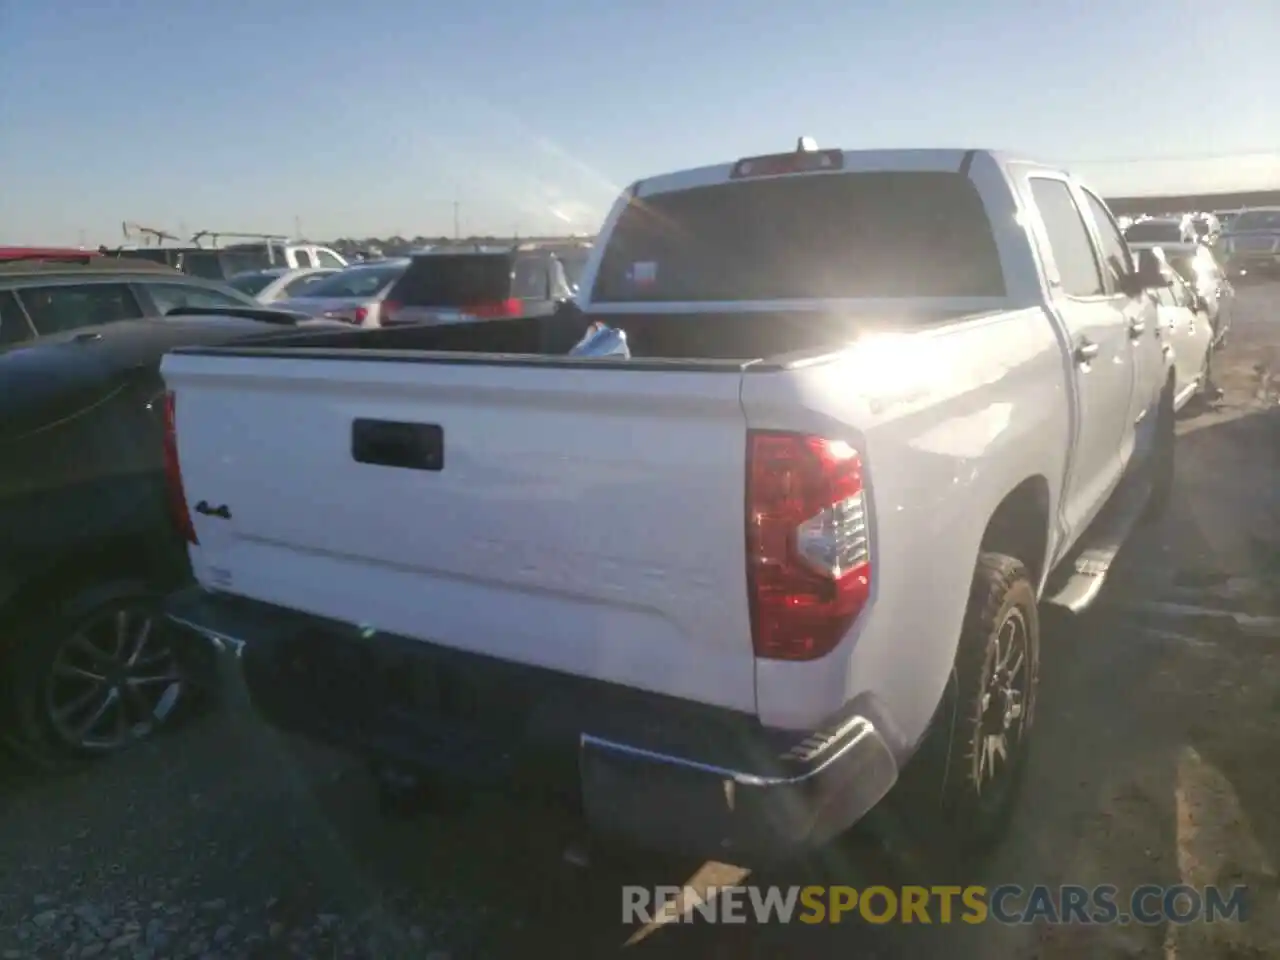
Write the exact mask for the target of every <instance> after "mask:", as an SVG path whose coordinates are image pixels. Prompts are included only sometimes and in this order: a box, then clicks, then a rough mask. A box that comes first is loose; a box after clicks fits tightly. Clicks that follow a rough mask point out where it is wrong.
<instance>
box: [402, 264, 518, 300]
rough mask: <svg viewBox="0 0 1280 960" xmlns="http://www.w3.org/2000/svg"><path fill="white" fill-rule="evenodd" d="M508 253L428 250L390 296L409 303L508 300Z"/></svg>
mask: <svg viewBox="0 0 1280 960" xmlns="http://www.w3.org/2000/svg"><path fill="white" fill-rule="evenodd" d="M511 274H512V264H511V258H510V257H509V256H507V255H506V254H484V253H481V254H442V255H433V254H427V255H425V256H421V257H414V259H413V263H412V264H411V265H410V266H409V269H408V270H406V271H405V274H404V276H403V277H401V278H400V282H399V283H397V284H396V286H395V289H394V290H393V292H392V294H391V296H390V298H389V299H391V300H394V301H396V302H397V303H401V304H403V305H405V306H409V307H465V306H469V305H471V304H476V303H493V302H496V301H499V300H506V299H507V298H509V297H510V296H511V295H512V294H511V284H512V276H511Z"/></svg>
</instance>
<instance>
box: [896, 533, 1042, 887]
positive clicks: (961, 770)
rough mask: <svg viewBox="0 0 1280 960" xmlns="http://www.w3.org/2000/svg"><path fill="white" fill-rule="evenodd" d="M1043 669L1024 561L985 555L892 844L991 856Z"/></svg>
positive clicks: (925, 852) (903, 790)
mask: <svg viewBox="0 0 1280 960" xmlns="http://www.w3.org/2000/svg"><path fill="white" fill-rule="evenodd" d="M1039 675H1040V618H1039V610H1038V606H1037V602H1036V594H1035V587H1034V585H1033V584H1032V581H1031V576H1030V573H1029V572H1028V571H1027V568H1026V567H1025V566H1024V565H1023V563H1022V562H1021V561H1019V560H1017V559H1015V558H1013V557H1010V556H1006V555H1004V554H998V553H983V554H981V555H980V556H979V558H978V564H977V567H976V569H975V570H974V575H973V584H972V588H971V590H970V594H969V606H968V610H967V612H966V614H965V622H964V629H963V632H962V633H961V636H960V646H959V649H958V651H957V653H956V662H955V667H954V670H953V674H952V683H951V686H950V690H949V693H948V696H947V697H946V698H945V699H944V702H943V704H942V705H941V707H940V709H939V713H938V716H937V718H936V720H935V724H934V728H933V730H932V732H931V734H930V736H929V737H928V738H927V739H926V741H925V743H924V744H923V745H922V747H921V750H920V752H919V753H918V754H917V756H916V757H915V758H913V761H912V763H911V764H910V765H909V767H908V769H907V770H906V771H905V772H904V779H903V781H902V783H901V784H900V785H899V787H900V792H899V791H895V793H896V794H897V796H896V798H895V800H896V802H895V803H893V806H894V808H895V809H894V816H893V820H894V821H896V823H895V824H894V826H893V827H891V828H890V829H891V831H892V832H893V834H894V836H893V837H891V838H890V842H891V846H892V845H893V841H901V840H903V839H904V838H909V841H908V844H909V847H910V848H911V849H909V850H907V851H903V852H906V853H907V856H908V859H915V858H916V857H917V856H919V857H923V858H925V859H927V860H929V861H931V862H933V863H937V864H942V865H946V864H952V865H954V864H956V863H958V862H960V863H962V862H964V861H967V860H971V859H973V858H978V857H981V856H983V855H984V854H986V853H988V852H989V851H990V850H991V849H992V848H994V846H995V845H996V844H997V843H998V842H999V841H1000V839H1001V838H1002V837H1003V836H1004V834H1005V832H1006V830H1007V829H1008V826H1009V824H1010V821H1011V818H1012V813H1013V807H1014V802H1015V800H1016V799H1017V795H1018V791H1019V787H1020V785H1021V783H1022V778H1023V773H1024V771H1025V768H1026V762H1027V756H1028V748H1029V745H1030V739H1029V738H1030V733H1031V727H1032V723H1033V721H1034V719H1035V706H1036V691H1037V687H1038V684H1039Z"/></svg>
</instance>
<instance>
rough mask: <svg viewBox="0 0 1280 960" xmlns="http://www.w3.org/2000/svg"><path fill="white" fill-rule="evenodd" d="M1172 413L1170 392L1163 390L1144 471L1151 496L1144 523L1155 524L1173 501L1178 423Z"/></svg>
mask: <svg viewBox="0 0 1280 960" xmlns="http://www.w3.org/2000/svg"><path fill="white" fill-rule="evenodd" d="M1176 420H1177V418H1176V416H1175V415H1174V412H1173V388H1172V386H1170V387H1166V388H1165V391H1164V393H1163V394H1161V395H1160V407H1159V409H1158V411H1157V413H1156V435H1155V438H1154V439H1153V440H1152V446H1151V459H1150V462H1149V463H1148V464H1147V469H1148V470H1149V471H1150V474H1151V495H1150V497H1149V499H1148V500H1147V510H1146V516H1145V519H1146V520H1148V521H1156V520H1159V519H1160V518H1161V517H1163V516H1164V515H1165V513H1167V512H1168V510H1169V503H1170V501H1171V500H1172V499H1173V479H1174V472H1175V457H1174V451H1175V449H1176V448H1177V423H1176Z"/></svg>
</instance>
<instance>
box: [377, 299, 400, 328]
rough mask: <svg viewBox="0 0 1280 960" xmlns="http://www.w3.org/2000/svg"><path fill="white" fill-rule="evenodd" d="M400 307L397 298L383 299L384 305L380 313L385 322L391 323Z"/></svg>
mask: <svg viewBox="0 0 1280 960" xmlns="http://www.w3.org/2000/svg"><path fill="white" fill-rule="evenodd" d="M399 309H400V304H399V303H398V302H397V301H395V300H383V301H382V306H381V307H380V308H379V310H378V315H379V317H381V319H382V322H383V323H389V322H390V321H391V320H393V319H395V315H396V311H397V310H399Z"/></svg>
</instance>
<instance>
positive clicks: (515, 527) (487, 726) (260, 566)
mask: <svg viewBox="0 0 1280 960" xmlns="http://www.w3.org/2000/svg"><path fill="white" fill-rule="evenodd" d="M1161 282H1162V279H1161V278H1160V277H1159V276H1158V275H1154V276H1153V275H1149V274H1147V273H1146V272H1142V271H1140V270H1138V269H1137V268H1135V266H1134V264H1133V262H1132V261H1131V258H1130V253H1129V250H1128V248H1127V246H1126V245H1125V242H1124V240H1123V239H1122V237H1121V234H1120V231H1119V230H1118V229H1117V227H1116V223H1115V221H1114V219H1113V218H1112V216H1111V215H1110V214H1109V213H1108V211H1107V209H1106V207H1105V206H1104V204H1103V203H1102V201H1101V200H1099V199H1098V197H1097V195H1096V194H1094V193H1091V192H1090V191H1089V190H1088V189H1087V188H1086V187H1085V186H1083V185H1082V184H1081V183H1079V182H1078V181H1077V180H1076V179H1075V178H1073V177H1072V176H1070V175H1069V174H1067V173H1064V172H1062V171H1061V170H1057V169H1054V168H1052V167H1046V166H1041V165H1037V164H1034V163H1030V162H1025V161H1022V160H1017V159H1012V158H1007V157H1004V156H1001V155H998V154H995V153H992V152H987V151H977V150H970V151H965V150H902V151H851V152H843V151H839V150H817V149H815V148H813V147H812V146H811V145H810V144H808V143H806V142H803V141H802V143H801V144H800V147H799V148H798V149H797V150H796V151H795V152H788V153H783V154H779V155H776V156H766V157H751V158H746V159H744V160H740V161H738V162H735V163H727V164H723V165H719V166H711V167H704V168H700V169H695V170H686V171H682V172H679V173H672V174H669V175H665V176H657V177H653V178H651V179H647V180H643V181H640V182H638V183H636V184H634V185H633V186H631V187H630V188H629V189H628V190H627V191H626V192H625V194H624V195H623V196H622V197H621V198H620V199H619V200H618V201H617V203H616V205H615V206H614V208H613V210H612V212H611V213H610V214H609V216H608V218H607V220H606V221H605V223H604V225H603V229H602V231H601V233H600V238H599V241H598V242H597V244H596V246H595V248H594V251H593V253H592V257H591V260H590V262H589V263H588V265H587V267H586V268H585V272H584V274H583V278H582V283H581V287H580V293H579V295H578V299H577V301H576V303H575V304H573V305H569V306H566V307H564V308H563V309H561V310H560V311H559V312H558V313H557V314H556V315H554V316H550V317H543V318H534V319H516V320H492V321H487V322H476V323H467V324H461V325H454V326H444V327H426V326H418V327H405V328H400V329H383V330H369V331H352V332H341V333H339V332H333V333H330V332H324V333H317V334H312V335H299V336H297V337H292V336H290V337H288V338H286V339H276V340H275V341H273V343H271V344H269V345H265V344H264V345H258V346H254V347H248V346H246V347H223V348H187V349H182V350H178V351H175V352H173V353H171V354H169V355H168V356H167V357H166V358H165V360H164V362H163V366H162V372H163V376H164V379H165V381H166V383H167V386H168V389H169V391H171V404H170V412H171V415H172V416H171V423H170V426H171V429H172V431H173V433H172V436H171V445H170V449H171V453H172V456H171V457H170V467H171V471H170V478H171V482H172V484H173V488H174V491H175V493H176V500H175V504H176V507H177V510H178V513H179V517H178V519H179V521H180V522H181V523H182V524H183V528H184V529H186V530H188V531H189V540H190V556H191V560H192V563H193V566H194V570H195V573H196V577H197V578H198V581H199V583H198V586H195V587H193V588H190V589H188V590H186V591H184V592H182V593H180V594H178V595H176V596H174V597H172V598H171V599H170V602H169V611H170V615H171V616H172V618H173V619H174V620H175V621H177V622H178V623H180V624H185V625H186V626H188V627H191V628H194V629H195V630H197V631H199V632H201V633H203V634H204V635H206V636H208V637H211V638H214V639H219V640H222V641H224V642H225V641H231V642H232V644H233V645H234V647H235V648H236V649H237V650H238V651H239V653H240V656H239V666H238V668H237V669H238V670H239V671H241V672H242V673H243V676H244V678H245V681H246V683H247V687H248V690H249V692H250V694H251V697H252V700H253V702H254V704H255V706H256V708H257V709H258V710H259V711H260V712H261V713H262V714H263V715H264V716H265V717H266V718H267V719H268V720H269V721H270V722H272V723H274V724H276V725H278V726H280V727H283V728H287V729H291V730H294V731H298V732H301V733H303V734H305V735H308V736H311V737H314V738H317V739H320V740H324V741H328V742H330V743H333V744H337V745H340V746H343V747H346V748H349V749H351V750H353V751H356V752H357V753H359V754H362V755H363V756H365V757H366V758H368V759H370V760H371V761H372V762H376V763H379V764H391V765H395V766H397V767H399V768H403V769H407V770H413V771H419V772H421V773H423V774H424V775H429V776H441V777H458V778H464V779H466V780H467V781H468V782H471V781H475V782H484V783H495V782H496V783H502V784H505V785H509V786H511V787H512V788H515V789H530V790H533V789H543V788H552V789H556V788H560V789H561V790H562V791H563V792H562V795H563V796H565V797H569V798H574V799H575V800H576V801H577V802H580V804H581V810H582V813H583V814H584V816H585V820H586V823H587V824H588V825H589V827H590V828H591V830H592V831H593V832H594V833H597V834H600V835H610V836H618V837H622V838H625V839H626V840H628V841H630V842H632V843H636V842H638V843H641V844H647V845H652V846H655V847H662V848H668V849H676V850H680V851H683V852H686V853H695V852H696V853H702V854H707V855H714V856H718V857H720V858H722V859H723V858H727V857H731V856H735V855H737V856H741V857H744V858H751V857H753V856H762V857H763V856H768V855H772V854H777V853H788V852H795V851H798V850H800V849H804V848H806V847H809V846H811V845H814V844H821V843H824V842H826V841H828V840H831V839H832V838H834V837H836V836H837V835H838V834H840V833H841V832H842V831H844V830H845V828H847V827H849V826H850V825H851V824H852V823H854V822H855V821H857V820H859V819H860V818H861V817H863V815H864V814H866V813H867V812H868V811H869V810H871V808H872V807H874V806H876V805H877V804H879V803H880V801H881V800H882V799H883V798H885V797H886V795H888V794H889V793H890V790H891V788H893V787H894V785H895V783H897V782H898V781H899V780H900V779H904V778H902V777H900V774H902V773H903V772H904V768H906V765H907V763H908V761H910V760H912V759H913V757H915V758H917V760H918V762H917V763H913V764H912V766H911V769H912V770H913V771H918V774H917V775H916V776H913V777H911V778H905V779H910V780H911V781H912V782H919V783H928V784H931V788H930V791H931V792H928V793H927V794H920V793H919V792H916V796H927V797H928V800H929V802H930V803H934V804H936V805H937V806H938V808H939V809H938V811H937V812H936V813H935V814H933V815H932V816H931V817H929V818H927V819H930V820H931V821H933V822H940V823H945V824H947V825H948V830H947V833H948V835H949V837H950V838H951V840H952V841H953V842H956V843H957V844H960V845H962V846H965V847H970V846H974V847H976V846H977V845H980V844H983V843H985V842H986V841H988V840H991V839H993V838H994V837H996V836H998V834H999V832H1000V827H1001V825H1002V824H1003V823H1004V822H1005V820H1006V819H1007V816H1008V812H1009V805H1010V802H1011V798H1012V797H1013V796H1014V793H1015V790H1014V785H1015V784H1016V783H1017V779H1018V776H1017V775H1018V771H1019V769H1020V768H1021V759H1022V757H1023V756H1024V751H1025V749H1026V744H1027V738H1028V733H1029V729H1030V726H1031V723H1032V718H1033V713H1034V707H1035V702H1036V684H1037V677H1038V671H1039V664H1040V630H1039V619H1038V604H1039V603H1045V602H1051V603H1057V604H1060V605H1063V606H1066V607H1069V608H1072V609H1080V608H1083V607H1084V606H1085V605H1087V604H1088V603H1089V602H1090V601H1091V600H1092V599H1093V597H1094V596H1096V594H1097V592H1098V589H1099V588H1100V586H1101V584H1102V582H1103V580H1104V578H1105V576H1106V570H1107V567H1108V564H1109V562H1110V559H1111V557H1112V556H1114V554H1115V551H1116V549H1117V548H1118V546H1119V544H1120V542H1121V540H1122V539H1123V538H1124V536H1125V535H1126V534H1127V532H1128V530H1129V529H1130V528H1131V527H1132V526H1133V522H1134V520H1135V518H1136V517H1138V516H1139V515H1141V514H1143V513H1144V511H1147V512H1150V511H1151V510H1153V509H1158V508H1159V506H1160V505H1161V504H1162V503H1163V502H1164V500H1165V499H1166V498H1167V496H1168V487H1169V482H1170V476H1171V471H1172V456H1173V436H1174V432H1173V409H1172V396H1173V383H1174V380H1173V376H1174V374H1173V366H1172V362H1171V350H1170V348H1169V347H1168V345H1167V344H1165V343H1163V342H1162V340H1161V338H1160V336H1161V335H1160V330H1159V326H1158V324H1157V323H1156V307H1155V303H1154V299H1153V298H1152V297H1151V296H1150V295H1149V292H1148V291H1149V289H1150V288H1151V287H1152V286H1154V285H1157V284H1159V283H1161ZM598 321H602V322H604V323H606V324H608V325H610V326H611V327H614V328H617V329H621V330H624V331H625V332H626V334H627V337H628V341H629V345H630V349H631V357H630V358H629V359H628V358H622V357H606V358H598V357H579V356H566V355H565V354H566V351H567V350H568V348H569V347H571V346H572V345H573V344H574V343H575V342H576V341H577V340H578V339H579V338H580V337H581V336H582V334H583V331H584V330H585V329H586V327H587V325H588V324H590V323H595V322H598ZM1104 508H1105V509H1104ZM931 745H932V747H931ZM926 747H931V748H930V749H926ZM917 776H918V778H919V779H917ZM896 795H898V793H896V792H895V796H896Z"/></svg>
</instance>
